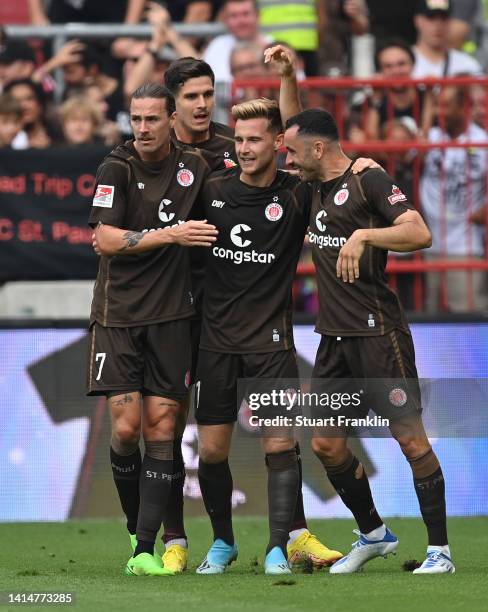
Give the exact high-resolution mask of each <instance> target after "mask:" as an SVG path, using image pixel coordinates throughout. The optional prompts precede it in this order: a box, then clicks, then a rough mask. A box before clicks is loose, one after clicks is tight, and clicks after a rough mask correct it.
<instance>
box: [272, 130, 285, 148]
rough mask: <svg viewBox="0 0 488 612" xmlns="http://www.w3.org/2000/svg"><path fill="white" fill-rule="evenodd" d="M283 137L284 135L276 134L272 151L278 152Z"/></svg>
mask: <svg viewBox="0 0 488 612" xmlns="http://www.w3.org/2000/svg"><path fill="white" fill-rule="evenodd" d="M284 137H285V135H284V134H278V135H277V136H276V138H275V142H274V149H275V151H278V149H281V147H282V146H283V138H284Z"/></svg>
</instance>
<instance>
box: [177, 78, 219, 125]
mask: <svg viewBox="0 0 488 612" xmlns="http://www.w3.org/2000/svg"><path fill="white" fill-rule="evenodd" d="M175 102H176V113H175V115H174V117H175V121H176V123H179V124H180V125H181V126H182V127H183V128H185V129H186V130H187V131H189V132H206V131H207V130H208V127H209V125H210V120H211V119H212V113H213V109H214V86H213V85H212V81H211V79H210V77H207V76H203V77H196V78H195V79H188V81H186V83H184V84H183V85H182V86H181V87H180V89H179V91H178V93H177V94H176V98H175Z"/></svg>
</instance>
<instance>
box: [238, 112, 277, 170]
mask: <svg viewBox="0 0 488 612" xmlns="http://www.w3.org/2000/svg"><path fill="white" fill-rule="evenodd" d="M282 142H283V136H282V135H281V134H279V135H276V134H275V133H273V132H271V131H270V130H269V122H268V120H267V119H264V118H259V119H247V120H242V119H238V120H237V122H236V126H235V143H236V154H237V159H238V160H239V165H240V167H241V170H242V173H243V174H249V175H255V174H261V173H262V172H264V171H266V170H267V169H269V167H270V166H271V165H272V164H275V163H276V152H277V150H278V149H279V148H280V146H281V144H282Z"/></svg>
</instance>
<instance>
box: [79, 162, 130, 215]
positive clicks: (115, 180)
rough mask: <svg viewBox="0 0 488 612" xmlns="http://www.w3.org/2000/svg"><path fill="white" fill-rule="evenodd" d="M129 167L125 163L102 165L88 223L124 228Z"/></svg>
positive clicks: (96, 180)
mask: <svg viewBox="0 0 488 612" xmlns="http://www.w3.org/2000/svg"><path fill="white" fill-rule="evenodd" d="M127 188H128V167H127V165H126V164H125V163H124V162H118V161H108V162H105V163H104V164H102V165H101V166H100V167H99V169H98V172H97V176H96V178H95V192H94V195H93V201H92V207H91V211H90V217H89V220H88V223H89V224H90V225H91V226H92V227H95V226H96V225H98V223H105V224H106V225H113V226H115V227H122V226H123V223H124V219H125V214H126V209H127V191H128V189H127Z"/></svg>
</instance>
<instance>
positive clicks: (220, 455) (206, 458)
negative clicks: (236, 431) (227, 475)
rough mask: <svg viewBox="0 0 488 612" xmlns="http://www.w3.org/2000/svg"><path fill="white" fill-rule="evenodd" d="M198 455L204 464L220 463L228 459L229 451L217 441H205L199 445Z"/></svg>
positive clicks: (225, 445)
mask: <svg viewBox="0 0 488 612" xmlns="http://www.w3.org/2000/svg"><path fill="white" fill-rule="evenodd" d="M198 454H199V456H200V459H201V460H202V461H203V462H204V463H221V462H222V461H225V460H226V459H228V457H229V450H228V447H227V444H223V443H220V442H219V441H218V440H206V441H201V442H200V443H199V446H198Z"/></svg>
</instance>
